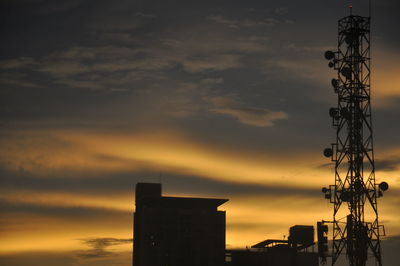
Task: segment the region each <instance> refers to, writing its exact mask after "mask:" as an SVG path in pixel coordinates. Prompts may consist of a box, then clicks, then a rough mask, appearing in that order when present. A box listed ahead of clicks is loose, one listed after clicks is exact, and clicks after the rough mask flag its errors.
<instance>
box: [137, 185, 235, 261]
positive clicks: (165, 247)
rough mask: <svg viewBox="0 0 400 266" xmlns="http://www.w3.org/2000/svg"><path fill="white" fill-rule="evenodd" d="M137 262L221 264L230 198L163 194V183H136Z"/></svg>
mask: <svg viewBox="0 0 400 266" xmlns="http://www.w3.org/2000/svg"><path fill="white" fill-rule="evenodd" d="M135 197H136V211H135V213H134V252H133V265H134V266H222V265H224V263H225V222H226V216H225V212H224V211H219V210H218V206H220V205H222V204H223V203H225V202H227V201H228V200H227V199H211V198H186V197H165V196H162V192H161V184H157V183H138V184H137V185H136V196H135Z"/></svg>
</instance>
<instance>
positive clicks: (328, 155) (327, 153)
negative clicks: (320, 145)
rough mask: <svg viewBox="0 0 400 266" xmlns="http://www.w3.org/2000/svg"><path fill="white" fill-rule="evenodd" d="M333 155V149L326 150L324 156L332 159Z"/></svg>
mask: <svg viewBox="0 0 400 266" xmlns="http://www.w3.org/2000/svg"><path fill="white" fill-rule="evenodd" d="M332 155H333V150H332V149H331V148H326V149H325V150H324V156H325V157H327V158H329V157H332Z"/></svg>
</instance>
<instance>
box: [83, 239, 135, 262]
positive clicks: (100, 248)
mask: <svg viewBox="0 0 400 266" xmlns="http://www.w3.org/2000/svg"><path fill="white" fill-rule="evenodd" d="M81 241H82V242H83V243H84V244H85V245H87V246H89V247H90V249H88V250H84V251H80V252H78V254H77V256H78V257H80V258H85V259H93V258H102V257H107V256H110V255H112V254H113V253H114V252H112V251H110V250H107V248H109V247H112V246H118V245H126V244H131V243H132V241H133V239H132V238H123V239H121V238H112V237H107V238H86V239H81Z"/></svg>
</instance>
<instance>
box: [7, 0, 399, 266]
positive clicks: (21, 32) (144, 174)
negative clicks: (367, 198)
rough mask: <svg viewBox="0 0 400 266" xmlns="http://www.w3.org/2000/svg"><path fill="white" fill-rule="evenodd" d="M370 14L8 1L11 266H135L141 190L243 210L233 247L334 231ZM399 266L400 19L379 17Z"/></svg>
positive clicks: (226, 1)
mask: <svg viewBox="0 0 400 266" xmlns="http://www.w3.org/2000/svg"><path fill="white" fill-rule="evenodd" d="M349 3H350V4H352V5H353V6H354V8H353V12H354V13H357V14H361V15H367V14H368V11H367V6H368V2H367V1H366V0H357V1H341V0H323V1H311V0H305V1H297V0H281V1H267V0H202V1H199V0H197V1H195V0H168V1H165V0H164V1H163V0H116V1H107V0H68V1H61V0H60V1H51V0H2V1H1V4H0V21H1V22H0V29H1V36H2V37H1V49H0V94H1V95H0V147H1V148H0V208H1V209H0V210H1V213H0V264H1V265H2V266H16V265H24V266H25V265H33V266H36V265H56V266H67V265H84V266H91V265H97V266H103V265H107V266H117V265H131V252H132V241H131V239H132V234H133V232H132V213H133V211H134V187H135V184H136V183H137V182H161V183H162V186H163V194H164V195H167V196H191V197H215V198H227V199H229V202H227V203H225V204H224V205H222V206H221V207H220V210H225V211H226V212H227V247H228V248H233V247H234V248H237V247H239V248H243V247H246V246H250V245H252V244H255V243H257V242H259V241H262V240H265V239H267V238H279V239H280V238H283V237H284V236H286V237H287V235H288V228H289V227H290V226H292V225H295V224H304V225H315V224H316V222H317V221H319V220H322V219H324V220H329V219H332V208H331V207H332V206H331V205H330V204H329V203H328V202H326V200H325V199H324V198H323V194H322V193H321V192H320V191H321V188H322V187H323V186H328V185H330V184H333V183H334V176H333V166H332V165H331V164H330V161H329V160H327V159H326V158H325V157H323V155H322V151H323V149H324V148H325V147H328V146H329V145H330V143H332V142H334V140H335V131H334V129H333V128H332V126H331V120H330V118H329V115H328V110H329V108H330V107H332V106H335V104H336V101H337V99H336V95H335V94H334V92H333V88H332V87H331V85H330V80H331V78H332V77H334V76H335V73H334V72H333V70H332V69H329V68H328V66H327V61H326V60H325V59H324V58H323V53H324V52H325V50H327V49H335V46H336V41H337V20H338V19H339V18H341V17H344V16H346V15H348V8H347V6H348V5H349ZM372 4H373V21H372V23H373V25H372V66H373V68H372V71H373V74H372V107H373V124H374V138H375V139H374V148H375V157H376V167H377V173H376V179H377V182H381V181H386V182H388V183H389V185H390V189H389V190H388V191H387V192H386V193H385V195H384V197H383V198H380V199H379V212H380V214H379V215H380V221H381V222H382V223H383V224H384V225H385V227H386V233H387V237H386V238H384V241H383V244H382V245H383V260H384V263H385V266H397V265H398V261H399V260H396V258H395V257H396V256H398V250H399V249H400V137H399V136H400V123H399V122H400V118H399V117H400V75H399V71H400V35H399V29H398V27H399V25H400V16H399V13H400V2H399V1H398V0H380V1H373V3H372ZM396 250H397V253H396Z"/></svg>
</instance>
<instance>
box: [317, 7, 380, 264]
mask: <svg viewBox="0 0 400 266" xmlns="http://www.w3.org/2000/svg"><path fill="white" fill-rule="evenodd" d="M370 22H371V17H362V16H356V15H353V14H352V13H351V14H350V15H349V16H347V17H344V18H342V19H340V20H339V22H338V46H337V51H334V52H332V51H327V52H326V53H325V57H326V59H328V60H330V63H329V66H330V67H332V68H333V69H334V70H336V71H337V78H335V79H333V80H332V85H333V87H334V90H335V93H336V94H337V95H338V103H337V107H335V108H331V109H330V110H329V114H330V116H331V117H332V121H333V126H334V127H335V128H336V142H335V143H333V144H332V148H327V149H325V150H324V155H325V156H326V157H330V158H331V160H332V161H333V162H334V164H335V184H334V185H331V186H329V188H323V192H324V193H325V197H326V198H328V199H330V202H331V203H332V204H333V209H334V211H333V221H332V224H333V229H332V231H333V239H332V265H335V263H336V262H337V260H338V258H339V256H340V255H341V253H342V252H343V251H345V252H346V254H347V258H348V260H349V264H350V265H351V266H365V265H366V261H367V259H368V258H374V260H375V265H379V266H382V256H381V244H380V237H381V236H383V235H384V233H385V231H384V227H383V226H382V225H380V223H379V220H378V201H377V199H378V198H379V197H381V196H382V195H383V191H385V190H387V189H388V184H387V183H386V182H382V183H381V184H379V185H377V184H376V181H375V163H374V149H373V128H372V119H371V97H370V95H371V94H370V92H371V84H370V82H371V65H370V47H371V46H370V44H371V43H370Z"/></svg>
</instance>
